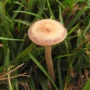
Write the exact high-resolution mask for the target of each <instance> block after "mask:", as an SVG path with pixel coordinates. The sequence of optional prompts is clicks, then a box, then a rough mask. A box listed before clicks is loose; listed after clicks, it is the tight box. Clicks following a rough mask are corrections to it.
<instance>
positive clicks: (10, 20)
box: [0, 0, 90, 90]
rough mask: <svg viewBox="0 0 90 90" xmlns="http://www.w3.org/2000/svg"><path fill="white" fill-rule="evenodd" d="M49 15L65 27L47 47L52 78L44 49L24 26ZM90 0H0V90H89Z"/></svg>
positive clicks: (47, 17) (48, 17) (26, 26)
mask: <svg viewBox="0 0 90 90" xmlns="http://www.w3.org/2000/svg"><path fill="white" fill-rule="evenodd" d="M43 19H53V20H56V21H58V22H60V23H62V24H63V25H64V27H65V28H66V29H67V36H66V38H65V39H64V40H63V41H62V42H61V43H59V44H56V45H53V46H52V60H53V66H54V74H55V81H53V79H52V77H51V76H50V74H49V71H48V69H47V65H46V61H45V48H44V47H43V46H40V45H36V44H35V43H33V42H32V41H31V40H30V39H29V36H28V30H29V27H30V26H31V25H32V24H33V23H34V22H36V21H39V20H43ZM89 77H90V0H0V90H90V78H89Z"/></svg>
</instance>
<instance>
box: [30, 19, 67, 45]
mask: <svg viewBox="0 0 90 90" xmlns="http://www.w3.org/2000/svg"><path fill="white" fill-rule="evenodd" d="M66 35H67V30H66V28H65V27H64V26H63V25H62V24H61V23H60V22H58V21H55V20H51V19H43V20H39V21H36V22H35V23H33V24H32V25H31V27H30V28H29V30H28V36H29V38H30V39H31V40H32V41H33V42H34V43H36V44H37V45H41V46H49V45H54V44H57V43H59V42H61V41H63V40H64V39H65V37H66Z"/></svg>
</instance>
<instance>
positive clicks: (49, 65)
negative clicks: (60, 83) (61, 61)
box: [45, 46, 55, 81]
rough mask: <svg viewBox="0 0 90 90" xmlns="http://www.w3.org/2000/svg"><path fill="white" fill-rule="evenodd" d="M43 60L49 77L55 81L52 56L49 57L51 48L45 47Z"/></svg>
mask: <svg viewBox="0 0 90 90" xmlns="http://www.w3.org/2000/svg"><path fill="white" fill-rule="evenodd" d="M45 59H46V64H47V69H48V73H49V75H50V77H51V78H52V79H53V81H55V73H54V68H53V62H52V56H51V46H45Z"/></svg>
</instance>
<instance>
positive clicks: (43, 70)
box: [28, 53, 58, 90]
mask: <svg viewBox="0 0 90 90" xmlns="http://www.w3.org/2000/svg"><path fill="white" fill-rule="evenodd" d="M28 55H29V57H30V58H31V59H32V60H33V61H34V63H35V64H36V65H37V66H38V67H39V68H40V69H41V71H42V72H43V73H44V74H45V75H46V76H47V77H48V79H49V80H50V81H51V83H52V84H53V85H54V87H55V89H56V90H58V88H57V86H56V85H55V83H54V82H53V80H52V79H51V77H50V76H49V75H48V73H47V72H46V70H45V69H44V68H43V66H42V65H41V64H40V63H39V61H38V60H37V59H36V58H35V57H34V56H33V55H32V54H31V53H28Z"/></svg>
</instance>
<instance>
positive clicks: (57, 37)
mask: <svg viewBox="0 0 90 90" xmlns="http://www.w3.org/2000/svg"><path fill="white" fill-rule="evenodd" d="M66 35H67V30H66V28H65V27H64V26H63V25H62V24H61V23H60V22H58V21H55V20H52V19H43V20H39V21H36V22H35V23H33V24H32V25H31V27H30V28H29V30H28V36H29V38H30V39H31V40H32V41H33V42H34V43H35V44H37V45H40V46H45V59H46V64H47V69H48V73H49V75H50V77H51V78H52V79H53V81H55V73H54V68H53V62H52V57H51V45H55V44H58V43H60V42H62V41H63V40H64V39H65V37H66Z"/></svg>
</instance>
